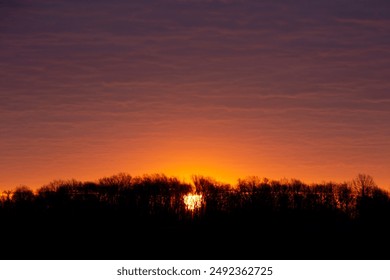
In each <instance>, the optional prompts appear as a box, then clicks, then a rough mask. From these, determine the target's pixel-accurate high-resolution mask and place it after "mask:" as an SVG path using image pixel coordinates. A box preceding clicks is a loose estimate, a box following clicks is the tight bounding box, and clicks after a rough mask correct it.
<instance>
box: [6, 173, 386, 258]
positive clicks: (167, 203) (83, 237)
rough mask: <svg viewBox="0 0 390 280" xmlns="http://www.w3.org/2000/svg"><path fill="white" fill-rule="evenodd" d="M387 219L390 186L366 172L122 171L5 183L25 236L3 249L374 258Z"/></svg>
mask: <svg viewBox="0 0 390 280" xmlns="http://www.w3.org/2000/svg"><path fill="white" fill-rule="evenodd" d="M191 194H194V195H198V197H200V198H201V200H200V202H199V205H197V206H200V207H197V208H194V209H192V210H190V208H189V207H188V205H186V204H185V200H184V197H185V196H186V195H191ZM389 218H390V196H389V194H388V193H387V192H386V191H384V190H382V189H380V188H379V187H377V186H376V184H375V183H374V180H373V178H372V177H371V176H369V175H366V174H359V175H358V176H357V177H356V178H355V179H354V180H352V181H351V182H344V183H334V182H324V183H319V184H313V185H307V184H305V183H303V182H302V181H300V180H297V179H291V180H288V179H283V180H280V181H276V180H269V179H267V178H259V177H256V176H252V177H248V178H245V179H239V180H238V182H237V184H236V185H235V186H232V185H229V184H225V183H221V182H217V181H215V180H214V179H212V178H209V177H203V176H199V175H197V176H193V185H192V184H188V183H183V182H181V181H179V180H178V179H177V178H174V177H167V176H165V175H163V174H152V175H144V176H137V177H133V176H131V175H129V174H125V173H120V174H117V175H114V176H111V177H105V178H101V179H99V180H98V181H96V182H80V181H77V180H74V179H72V180H66V181H53V182H51V183H49V184H47V185H45V186H42V187H41V188H39V189H38V190H36V191H35V192H33V191H32V190H30V189H28V188H27V187H24V186H23V187H18V188H16V189H15V190H13V191H4V192H3V193H2V196H1V199H0V222H1V224H2V231H1V233H0V237H1V238H2V240H10V241H12V240H13V241H15V242H16V240H19V241H20V240H23V242H24V243H23V244H18V243H17V242H16V243H15V242H10V243H9V244H13V246H15V244H18V250H17V252H18V254H19V255H16V251H15V248H14V247H12V246H10V247H9V248H8V247H7V244H8V243H7V244H5V245H3V248H2V251H1V252H0V254H1V256H2V257H3V258H10V257H12V256H13V257H15V256H16V257H17V258H18V257H20V258H34V252H35V253H37V252H41V253H43V254H44V256H45V258H51V257H54V258H59V257H60V256H61V252H67V253H70V254H72V258H80V257H81V258H89V259H91V258H95V257H97V258H104V259H105V258H111V257H112V258H121V257H122V256H123V258H129V256H130V257H134V258H191V257H193V255H191V250H187V251H185V250H184V251H183V248H184V247H185V246H187V247H188V246H191V245H192V246H194V248H196V249H200V250H203V251H204V255H202V256H201V258H219V259H220V258H226V257H227V258H236V255H235V253H236V252H241V253H243V254H249V253H248V252H249V251H251V250H255V251H256V252H257V253H256V254H257V255H254V256H255V258H263V257H266V258H274V259H275V258H276V259H278V258H300V257H299V256H303V258H305V259H308V258H317V259H318V258H323V257H324V256H326V255H329V256H331V257H330V258H348V259H351V258H366V256H367V255H365V254H363V253H362V252H363V251H364V250H368V251H369V252H370V250H371V252H372V251H373V250H374V249H373V248H375V246H379V242H380V241H383V240H385V239H384V238H385V236H387V235H388V234H389V233H390V232H389V230H388V229H387V228H388V221H389ZM25 235H27V236H29V237H30V239H25V238H24V236H25ZM48 235H50V236H51V237H53V238H54V239H55V240H56V242H55V243H54V244H53V243H50V242H49V241H48V240H49V239H48V238H47V236H48ZM27 240H30V241H27ZM189 242H190V243H189ZM7 248H8V249H7ZM96 248H99V250H98V252H100V253H98V254H97V255H94V254H93V253H92V252H95V251H96V250H95V249H96ZM382 248H383V244H382ZM363 249H364V250H363ZM233 252H234V254H233ZM110 253H111V254H113V255H109V254H110ZM122 253H123V254H122ZM172 256H173V257H172ZM241 257H242V258H248V255H243V256H241ZM375 257H378V255H375Z"/></svg>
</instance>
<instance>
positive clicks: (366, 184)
mask: <svg viewBox="0 0 390 280" xmlns="http://www.w3.org/2000/svg"><path fill="white" fill-rule="evenodd" d="M352 185H353V187H354V188H355V189H356V191H357V193H358V195H360V196H361V197H366V196H367V192H369V191H370V190H372V189H373V188H375V187H377V185H376V184H375V182H374V178H372V176H370V175H367V174H364V173H360V174H358V175H357V176H356V178H355V179H354V180H353V181H352Z"/></svg>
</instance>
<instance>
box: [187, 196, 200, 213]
mask: <svg viewBox="0 0 390 280" xmlns="http://www.w3.org/2000/svg"><path fill="white" fill-rule="evenodd" d="M202 198H203V196H202V195H201V194H187V195H184V196H183V199H184V203H185V205H186V207H187V210H190V211H194V210H196V209H199V208H200V207H201V206H202Z"/></svg>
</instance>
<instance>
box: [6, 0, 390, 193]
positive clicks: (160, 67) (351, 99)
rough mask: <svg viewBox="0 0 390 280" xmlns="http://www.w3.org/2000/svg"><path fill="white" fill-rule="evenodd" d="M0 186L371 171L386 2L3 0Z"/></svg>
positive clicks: (378, 152)
mask: <svg viewBox="0 0 390 280" xmlns="http://www.w3.org/2000/svg"><path fill="white" fill-rule="evenodd" d="M0 69H1V70H0V71H1V72H0V74H1V75H0V100H1V101H0V189H8V188H14V187H15V186H18V185H20V184H25V185H28V186H30V187H39V186H41V185H43V184H45V183H48V182H50V181H51V180H54V179H68V178H76V179H80V180H95V179H97V178H100V177H102V176H109V175H113V174H115V173H118V172H128V173H130V174H132V175H141V174H144V173H154V172H164V173H167V174H168V175H175V176H178V177H180V178H184V179H188V178H189V177H190V175H191V174H197V173H202V174H204V175H209V176H212V177H215V178H217V179H220V180H222V181H227V182H232V183H234V182H235V180H236V179H237V178H239V177H245V176H247V175H258V176H260V177H264V176H265V177H269V178H272V179H280V178H282V177H287V178H291V177H294V178H298V179H302V180H303V181H305V182H308V183H311V182H321V181H323V180H326V181H328V180H333V181H344V180H350V179H352V178H353V177H354V176H356V175H357V173H360V172H364V173H368V174H370V175H372V176H373V177H374V179H375V180H376V182H377V183H378V184H379V185H380V186H381V187H384V188H387V189H390V92H389V89H390V2H389V1H384V0H382V1H375V0H374V1H372V0H371V1H359V0H354V1H352V0H345V1H341V0H340V1H331V0H327V1H324V0H317V1H311V0H310V1H309V0H306V1H302V0H298V1H252V0H245V1H238V0H237V1H234V0H231V1H229V0H225V1H222V0H221V1H212V0H210V1H206V0H205V1H179V0H176V1H174V0H172V1H169V0H168V1H146V0H143V1H125V0H122V1H119V0H113V1H101V0H100V1H97V0H94V1H87V0H78V1H69V0H66V1H40V0H37V1H13V0H10V1H0Z"/></svg>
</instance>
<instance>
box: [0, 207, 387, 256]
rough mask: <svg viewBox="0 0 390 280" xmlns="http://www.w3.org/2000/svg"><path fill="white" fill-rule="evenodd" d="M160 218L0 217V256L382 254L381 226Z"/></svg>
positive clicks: (383, 229)
mask: <svg viewBox="0 0 390 280" xmlns="http://www.w3.org/2000/svg"><path fill="white" fill-rule="evenodd" d="M272 219H273V220H269V219H266V218H263V219H262V220H260V221H245V220H241V221H239V220H234V219H232V220H229V218H228V217H224V219H222V220H211V221H210V222H208V221H196V220H195V221H192V222H189V221H186V222H181V223H176V224H163V223H161V222H159V221H148V222H140V221H138V222H135V221H132V220H129V219H126V218H125V217H114V216H107V217H104V216H101V217H99V218H97V217H96V218H94V219H91V218H90V217H83V216H82V215H75V216H62V217H59V216H52V217H45V218H42V217H41V218H39V219H37V218H36V217H34V216H33V215H31V216H29V215H24V216H23V217H20V216H19V217H16V216H15V217H13V219H12V220H8V221H7V220H5V219H3V220H2V226H1V233H0V240H1V247H0V248H1V249H0V258H1V259H103V260H105V259H113V260H115V259H147V260H149V259H353V260H355V259H389V257H390V253H389V252H390V250H389V249H390V246H389V242H388V237H389V230H388V229H387V228H386V227H384V226H383V227H382V226H380V227H378V225H377V224H371V223H370V222H366V223H362V222H359V223H351V222H348V223H345V224H343V223H332V222H329V221H324V220H320V219H317V220H316V217H310V218H306V219H304V220H302V219H301V218H299V219H298V218H296V217H283V218H279V219H277V218H275V217H273V218H272Z"/></svg>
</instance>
